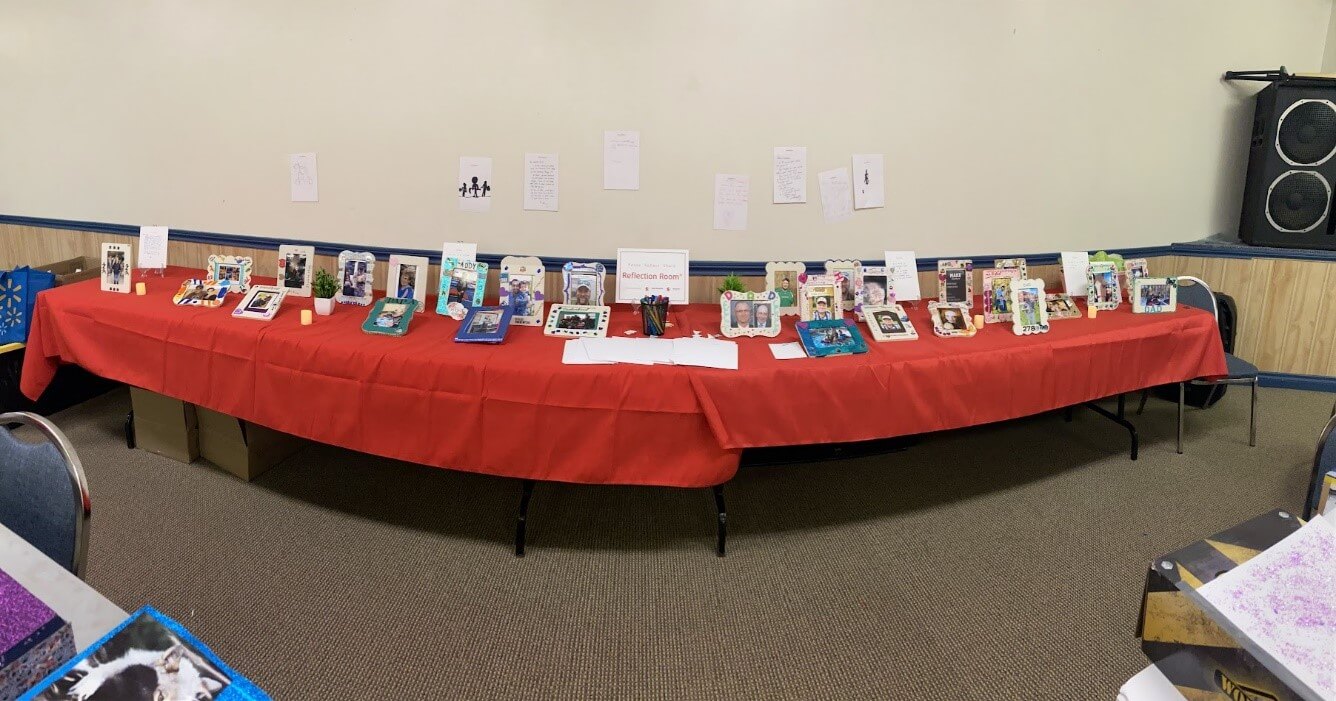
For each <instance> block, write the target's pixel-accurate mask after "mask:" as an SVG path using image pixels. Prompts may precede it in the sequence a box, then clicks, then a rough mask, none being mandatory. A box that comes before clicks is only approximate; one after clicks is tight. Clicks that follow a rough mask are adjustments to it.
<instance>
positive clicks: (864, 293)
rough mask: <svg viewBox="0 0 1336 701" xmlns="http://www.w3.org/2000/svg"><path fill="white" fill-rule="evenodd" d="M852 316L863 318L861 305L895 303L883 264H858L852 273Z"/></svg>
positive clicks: (889, 277)
mask: <svg viewBox="0 0 1336 701" xmlns="http://www.w3.org/2000/svg"><path fill="white" fill-rule="evenodd" d="M854 274H855V275H857V277H856V278H854V318H855V319H859V320H861V319H862V318H863V307H883V306H886V305H888V304H895V290H894V289H892V288H891V276H890V272H889V271H888V270H887V269H886V266H884V265H860V266H858V270H857V271H856V272H855V273H854Z"/></svg>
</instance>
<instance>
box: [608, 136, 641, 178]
mask: <svg viewBox="0 0 1336 701" xmlns="http://www.w3.org/2000/svg"><path fill="white" fill-rule="evenodd" d="M603 189H604V190H639V189H640V132H638V131H605V132H603Z"/></svg>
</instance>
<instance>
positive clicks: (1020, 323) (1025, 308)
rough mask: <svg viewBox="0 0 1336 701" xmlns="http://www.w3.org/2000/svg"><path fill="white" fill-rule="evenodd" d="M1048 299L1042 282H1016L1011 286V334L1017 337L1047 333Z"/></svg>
mask: <svg viewBox="0 0 1336 701" xmlns="http://www.w3.org/2000/svg"><path fill="white" fill-rule="evenodd" d="M1047 300H1048V298H1047V297H1046V296H1045V295H1044V281H1043V280H1017V281H1015V282H1014V283H1012V285H1011V332H1012V333H1014V334H1016V335H1017V336H1028V335H1030V334H1036V333H1048V305H1047Z"/></svg>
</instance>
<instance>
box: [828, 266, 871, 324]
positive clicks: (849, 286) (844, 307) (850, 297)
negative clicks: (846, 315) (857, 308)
mask: <svg viewBox="0 0 1336 701" xmlns="http://www.w3.org/2000/svg"><path fill="white" fill-rule="evenodd" d="M861 267H863V263H862V261H857V260H828V261H826V274H827V275H836V274H838V275H840V276H842V277H841V278H840V288H839V289H840V310H841V311H846V312H851V311H853V310H854V305H855V303H856V300H857V298H856V297H855V296H854V281H855V280H857V279H858V269H859V268H861Z"/></svg>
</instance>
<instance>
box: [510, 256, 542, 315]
mask: <svg viewBox="0 0 1336 701" xmlns="http://www.w3.org/2000/svg"><path fill="white" fill-rule="evenodd" d="M544 272H545V271H544V270H543V261H541V260H539V259H538V258H536V257H534V256H506V257H505V258H502V259H501V268H500V278H499V280H500V283H501V304H502V305H504V306H508V307H513V308H514V310H515V315H514V316H512V317H511V319H510V323H511V324H514V325H516V326H542V325H543V321H544V318H543V302H544V297H543V278H544V277H545V276H544Z"/></svg>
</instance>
